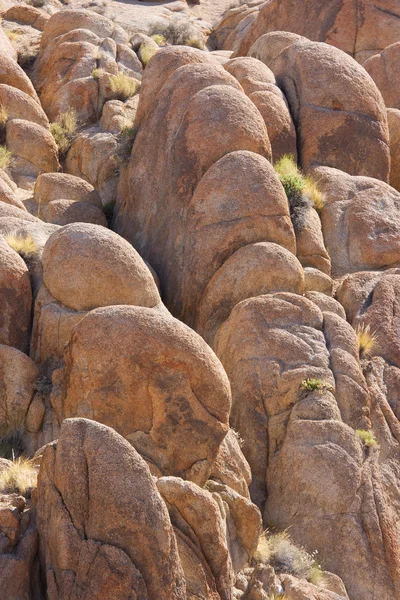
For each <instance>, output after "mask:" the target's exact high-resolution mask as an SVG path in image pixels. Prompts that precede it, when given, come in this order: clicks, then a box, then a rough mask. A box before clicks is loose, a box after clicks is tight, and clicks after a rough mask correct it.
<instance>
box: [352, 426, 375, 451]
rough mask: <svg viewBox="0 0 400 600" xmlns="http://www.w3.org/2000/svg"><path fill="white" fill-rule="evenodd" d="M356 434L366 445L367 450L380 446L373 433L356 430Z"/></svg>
mask: <svg viewBox="0 0 400 600" xmlns="http://www.w3.org/2000/svg"><path fill="white" fill-rule="evenodd" d="M356 434H357V435H358V437H359V438H360V440H361V441H362V443H363V444H364V446H365V447H366V448H374V447H375V446H377V445H378V441H377V439H376V437H375V434H374V432H373V431H367V430H365V429H356Z"/></svg>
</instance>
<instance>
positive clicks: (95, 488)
mask: <svg viewBox="0 0 400 600" xmlns="http://www.w3.org/2000/svg"><path fill="white" fill-rule="evenodd" d="M37 517H38V529H39V534H40V556H41V562H42V568H43V570H44V573H45V576H46V582H47V597H48V598H49V600H50V599H51V600H58V599H59V598H61V597H65V595H66V594H69V595H71V594H72V595H73V596H74V597H76V598H77V599H78V598H79V599H81V598H82V599H83V598H84V596H85V595H86V596H87V594H88V593H89V590H90V594H93V595H94V597H96V598H104V600H106V598H107V599H109V598H113V599H114V600H125V599H126V598H128V597H132V598H137V599H138V600H139V599H140V600H142V599H143V600H145V599H150V598H160V599H162V598H163V599H165V600H178V599H179V600H184V599H185V598H186V594H185V580H184V576H183V572H182V568H181V565H180V561H179V557H178V551H177V545H176V541H175V537H174V534H173V530H172V526H171V523H170V521H169V517H168V512H167V510H166V508H165V505H164V503H163V501H162V499H161V497H160V495H159V493H158V492H157V488H156V486H155V484H154V482H153V479H152V476H151V474H150V471H149V469H148V467H147V466H146V464H145V462H144V461H143V459H142V458H141V457H140V456H139V454H138V453H137V452H136V451H135V450H134V448H133V447H132V446H131V445H130V444H129V443H128V442H126V441H125V440H124V439H123V438H121V437H120V436H119V435H118V434H116V433H115V432H114V431H112V430H111V429H109V428H108V427H105V426H103V425H100V424H98V423H94V422H90V421H87V420H85V419H71V420H68V421H65V422H64V424H63V426H62V429H61V434H60V438H59V440H58V443H57V445H49V446H48V447H47V448H46V450H45V453H44V456H43V459H42V465H41V470H40V475H39V485H38V506H37Z"/></svg>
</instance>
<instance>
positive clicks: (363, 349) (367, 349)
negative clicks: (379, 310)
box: [356, 325, 377, 358]
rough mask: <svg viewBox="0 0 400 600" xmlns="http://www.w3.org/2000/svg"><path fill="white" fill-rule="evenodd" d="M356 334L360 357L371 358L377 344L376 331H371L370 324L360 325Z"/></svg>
mask: <svg viewBox="0 0 400 600" xmlns="http://www.w3.org/2000/svg"><path fill="white" fill-rule="evenodd" d="M356 335H357V339H358V348H359V353H360V358H369V357H370V356H372V354H373V353H374V351H375V350H376V346H377V338H376V335H375V333H373V332H372V331H371V328H370V326H369V325H358V327H356Z"/></svg>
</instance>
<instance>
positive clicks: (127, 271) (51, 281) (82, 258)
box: [30, 186, 161, 439]
mask: <svg viewBox="0 0 400 600" xmlns="http://www.w3.org/2000/svg"><path fill="white" fill-rule="evenodd" d="M44 189H45V191H46V188H44ZM52 189H53V192H55V190H56V189H57V188H56V186H55V187H54V188H52ZM91 193H92V192H91ZM51 204H52V202H50V204H48V205H47V206H50V205H51ZM74 204H75V205H79V204H86V203H79V202H75V203H74ZM45 206H46V205H45ZM87 206H91V205H89V204H87ZM41 266H42V271H43V274H42V277H41V281H40V283H39V285H38V291H37V295H36V299H35V310H34V320H33V330H32V340H31V348H30V354H31V357H32V358H33V360H34V361H35V363H36V364H37V365H38V366H39V368H40V370H41V372H42V373H43V374H46V376H48V377H49V376H51V373H52V371H53V370H54V369H55V368H57V367H59V366H61V364H62V361H63V356H64V346H65V344H66V343H67V342H68V341H69V338H70V335H71V330H72V328H73V327H74V325H76V323H78V321H80V320H81V319H82V318H83V317H84V316H85V314H86V313H87V311H89V310H91V309H93V308H97V307H99V306H109V305H116V304H133V305H138V306H150V307H154V306H158V305H161V299H160V296H159V293H158V289H157V286H156V284H155V281H154V278H153V276H152V274H151V273H150V271H149V269H148V268H147V266H146V265H145V264H144V262H143V260H142V259H141V258H140V256H139V255H138V253H137V252H136V251H135V250H134V249H133V248H132V246H131V245H130V244H128V243H127V242H126V241H125V240H124V239H123V238H121V237H120V236H118V235H116V234H115V233H113V232H112V231H110V230H108V229H106V228H104V227H99V226H98V225H93V224H90V225H89V224H84V223H74V224H71V225H68V226H66V227H63V228H56V231H55V232H54V236H53V235H52V236H50V239H48V242H47V243H46V245H45V248H44V250H43V253H42V257H41ZM43 282H44V283H43ZM53 439H54V438H53Z"/></svg>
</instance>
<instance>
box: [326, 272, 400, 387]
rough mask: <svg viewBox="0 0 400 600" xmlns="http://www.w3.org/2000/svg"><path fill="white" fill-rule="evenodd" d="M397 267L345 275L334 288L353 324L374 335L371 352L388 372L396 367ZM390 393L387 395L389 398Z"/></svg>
mask: <svg viewBox="0 0 400 600" xmlns="http://www.w3.org/2000/svg"><path fill="white" fill-rule="evenodd" d="M399 285H400V269H389V270H387V271H385V272H373V271H372V272H371V271H365V272H359V273H355V274H353V275H347V276H346V277H345V278H344V279H343V281H342V282H341V284H340V286H339V287H338V290H337V296H338V298H339V300H340V302H341V303H342V305H343V306H344V308H345V310H346V314H347V318H348V320H349V321H350V323H352V325H353V326H354V327H356V326H359V325H363V326H364V327H366V326H369V328H370V331H371V333H372V334H373V335H374V336H375V338H376V342H375V348H374V350H373V354H374V355H379V356H382V357H383V358H384V359H385V360H386V361H387V363H388V367H387V369H388V370H389V371H391V372H392V373H394V372H396V371H397V370H398V369H399V368H400V340H399V335H398V332H399V326H400V319H399ZM390 397H391V394H389V399H390Z"/></svg>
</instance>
